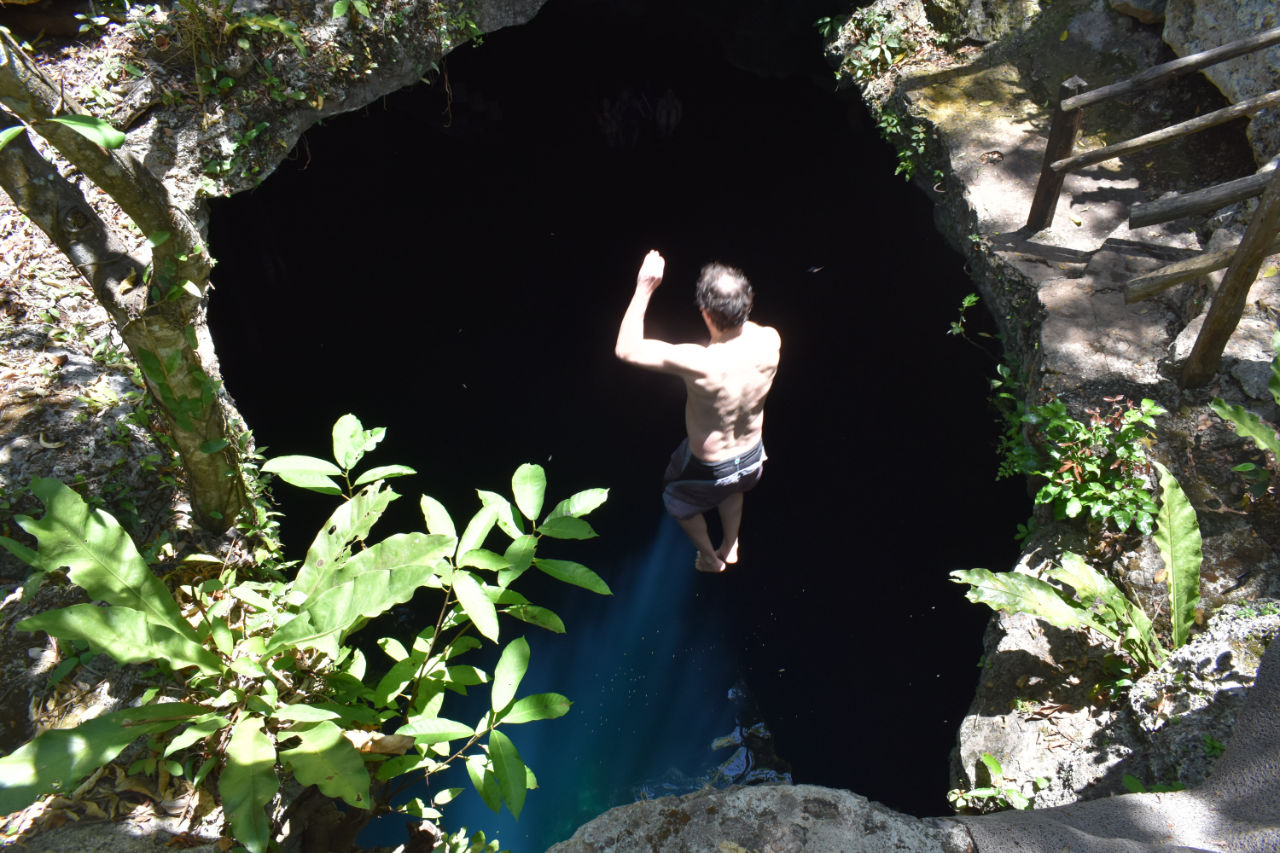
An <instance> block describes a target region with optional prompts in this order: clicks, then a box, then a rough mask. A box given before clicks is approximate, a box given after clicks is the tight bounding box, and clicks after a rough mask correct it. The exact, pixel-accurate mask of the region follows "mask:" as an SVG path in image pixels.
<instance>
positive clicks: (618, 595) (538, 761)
mask: <svg viewBox="0 0 1280 853" xmlns="http://www.w3.org/2000/svg"><path fill="white" fill-rule="evenodd" d="M692 560H693V550H692V547H691V546H690V545H689V543H688V542H687V541H686V540H685V538H684V535H683V533H682V532H681V531H680V529H679V527H677V526H676V524H675V522H674V521H672V520H671V519H670V518H668V517H666V516H662V517H661V520H660V521H658V523H657V526H656V529H655V532H654V536H653V542H652V545H651V547H650V548H649V550H648V552H647V553H645V554H640V555H634V556H631V557H627V558H623V559H622V560H620V561H619V563H618V565H617V566H616V567H610V566H595V567H593V568H598V569H600V570H601V573H602V574H604V575H606V576H608V577H610V578H613V579H614V582H613V591H614V595H612V596H609V597H601V598H598V599H596V601H595V602H592V603H594V604H596V605H597V606H595V607H585V606H584V605H583V603H582V602H575V603H573V604H571V605H570V606H571V607H573V608H574V609H575V610H579V611H583V610H585V611H586V616H585V617H582V616H577V617H574V618H573V619H571V620H567V623H568V624H567V628H568V631H567V634H566V635H565V636H559V635H553V634H550V633H547V632H543V631H537V630H532V631H530V632H529V633H528V634H527V635H526V636H527V638H528V640H529V644H530V648H531V653H530V665H529V671H528V674H527V675H526V676H525V679H524V681H523V682H522V684H521V689H520V695H525V694H528V693H542V692H556V693H563V694H565V695H566V696H568V697H569V698H570V699H572V700H573V703H574V704H573V707H572V708H571V710H570V711H569V713H568V714H567V715H566V716H564V717H562V718H560V719H558V720H551V721H543V722H538V723H531V724H527V725H521V726H510V727H507V728H505V729H504V731H505V732H506V733H507V734H509V735H510V736H511V738H512V740H513V741H514V742H515V744H516V747H517V749H518V750H519V751H520V754H521V757H522V758H523V759H524V761H525V763H526V764H527V765H528V766H529V767H531V768H532V769H533V771H534V772H535V773H536V775H537V777H538V782H539V787H538V789H537V790H535V791H531V792H529V797H528V800H527V801H526V803H525V809H524V812H523V813H522V814H521V816H520V818H519V820H516V819H515V818H513V817H512V816H511V814H510V812H509V811H508V810H507V809H506V808H505V807H504V809H503V811H502V813H501V814H498V815H495V814H494V813H493V812H492V811H490V809H489V808H488V807H487V806H486V805H485V804H484V803H483V802H482V801H481V799H480V797H479V795H478V794H477V793H476V792H475V790H474V789H473V788H472V786H471V784H470V782H469V781H467V778H466V773H465V772H462V768H461V767H460V766H459V767H458V768H457V772H454V773H453V775H452V777H451V778H450V777H446V778H447V781H445V782H444V783H442V784H440V785H439V788H444V787H449V786H459V787H462V788H463V789H464V793H463V794H462V795H461V797H460V798H459V799H457V800H456V801H454V802H453V803H451V804H450V805H449V806H448V808H447V810H446V817H445V824H446V828H447V829H450V830H456V829H458V828H459V827H462V826H465V827H467V828H468V829H470V830H473V831H474V830H476V829H480V830H483V831H484V832H485V834H486V836H487V837H488V838H493V837H494V835H495V834H496V835H497V837H498V838H499V839H500V840H501V842H502V846H503V848H504V849H508V850H512V851H513V853H526V851H534V853H536V851H542V850H545V849H546V848H547V847H549V846H550V845H552V844H554V843H555V842H557V841H562V840H564V839H565V838H567V837H569V836H570V835H572V834H573V831H574V830H575V829H576V828H577V827H578V826H580V825H581V824H583V823H586V822H587V821H588V820H590V819H591V818H593V817H595V816H596V815H598V814H600V813H602V812H604V811H606V810H607V809H609V808H612V807H613V806H616V805H620V804H622V803H628V802H633V801H634V800H636V799H639V798H642V797H646V796H664V795H666V794H672V793H675V794H679V793H685V792H687V791H689V790H696V789H697V788H699V787H701V784H702V781H701V780H702V779H704V778H706V777H707V776H708V775H709V774H711V773H712V772H713V771H714V770H716V769H717V768H718V767H720V765H723V764H728V765H729V766H730V768H731V769H732V770H733V771H734V773H735V775H739V776H740V775H742V774H744V773H745V772H747V771H748V769H749V766H748V765H749V763H750V759H749V758H748V757H747V756H746V754H745V751H744V750H741V749H739V748H737V747H736V745H734V744H725V745H722V746H719V748H713V744H715V742H716V741H717V739H726V736H730V735H731V734H732V732H733V730H734V728H735V725H736V716H735V711H736V708H737V702H736V701H735V697H736V696H737V693H738V691H736V690H735V689H734V684H735V680H736V678H737V661H736V659H735V656H736V652H735V650H734V648H733V643H732V642H727V641H726V630H727V626H726V618H725V614H724V613H723V612H718V611H717V610H716V609H714V608H711V607H708V606H707V603H706V602H705V601H703V600H702V597H701V596H700V595H699V594H698V592H697V590H696V589H695V587H697V586H698V585H699V581H700V580H701V578H700V577H699V576H698V575H697V573H696V572H694V571H692V569H691V564H692ZM567 596H569V597H579V598H581V597H591V598H595V596H593V595H592V594H591V593H588V592H585V591H582V590H577V589H573V590H570V591H568V593H567ZM519 627H521V626H519V625H518V624H517V623H507V624H506V625H504V631H506V632H509V633H507V634H506V636H504V638H503V642H506V641H507V640H509V639H510V638H511V637H512V636H517V635H518V634H517V633H516V632H518V630H519ZM731 694H732V695H731ZM471 698H473V699H476V700H477V704H476V713H475V716H476V717H477V718H478V716H479V714H480V713H481V712H482V711H483V702H484V700H486V699H487V691H483V690H482V691H478V692H475V695H473V697H471ZM445 715H446V716H452V715H453V714H452V713H451V712H446V714H445ZM461 718H462V719H470V717H461ZM673 721H678V725H674V726H673V725H672V723H673ZM727 739H728V740H732V738H731V737H730V738H727ZM722 743H723V740H722ZM439 788H436V789H434V790H439ZM434 790H433V791H432V793H434ZM422 795H423V792H422V790H421V789H418V790H416V791H412V792H410V796H422ZM398 820H399V819H396V818H387V819H385V820H384V821H383V822H382V823H380V824H376V825H374V826H372V827H370V828H369V829H368V830H366V836H365V838H364V839H363V840H364V841H366V842H371V841H372V840H378V841H381V840H383V839H384V837H385V836H388V835H391V834H393V832H394V831H395V826H394V825H395V823H396V822H397V821H398Z"/></svg>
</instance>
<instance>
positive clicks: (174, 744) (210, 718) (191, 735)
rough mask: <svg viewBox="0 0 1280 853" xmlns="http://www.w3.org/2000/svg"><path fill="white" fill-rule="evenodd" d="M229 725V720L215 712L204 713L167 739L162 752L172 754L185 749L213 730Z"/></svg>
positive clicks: (219, 729) (167, 754) (207, 735)
mask: <svg viewBox="0 0 1280 853" xmlns="http://www.w3.org/2000/svg"><path fill="white" fill-rule="evenodd" d="M229 725H231V721H230V720H228V719H227V718H226V717H222V716H219V715H217V714H205V715H203V716H201V717H197V718H196V719H194V720H192V721H191V725H189V726H187V728H186V729H185V730H184V731H182V732H181V733H179V734H178V735H176V736H175V737H174V738H173V740H171V741H169V745H168V746H166V747H165V748H164V754H165V755H166V756H169V755H173V754H174V753H175V752H179V751H180V750H183V749H186V748H187V747H189V746H191V745H192V744H193V743H196V742H197V741H202V740H204V739H205V738H207V737H209V735H211V734H213V733H214V732H217V731H221V730H222V729H225V728H226V727H227V726H229Z"/></svg>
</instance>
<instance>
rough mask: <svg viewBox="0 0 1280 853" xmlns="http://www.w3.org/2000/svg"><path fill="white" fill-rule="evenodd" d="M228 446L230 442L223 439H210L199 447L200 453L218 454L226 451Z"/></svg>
mask: <svg viewBox="0 0 1280 853" xmlns="http://www.w3.org/2000/svg"><path fill="white" fill-rule="evenodd" d="M228 444H230V442H228V441H227V440H226V439H225V438H215V439H210V440H209V441H206V442H204V443H202V444H201V445H200V452H201V453H210V454H212V453H218V452H219V451H221V450H224V449H226V446H227V445H228Z"/></svg>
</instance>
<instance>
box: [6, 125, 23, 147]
mask: <svg viewBox="0 0 1280 853" xmlns="http://www.w3.org/2000/svg"><path fill="white" fill-rule="evenodd" d="M26 129H27V128H26V127H25V126H24V125H21V124H15V125H14V126H13V127H6V128H5V129H4V130H0V151H3V150H4V147H5V146H6V145H8V144H9V143H10V142H11V141H13V139H14V138H15V137H17V136H18V135H19V134H21V133H23V132H24V131H26Z"/></svg>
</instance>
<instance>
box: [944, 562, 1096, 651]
mask: <svg viewBox="0 0 1280 853" xmlns="http://www.w3.org/2000/svg"><path fill="white" fill-rule="evenodd" d="M951 579H952V580H953V581H954V582H955V583H963V584H968V585H969V589H968V590H967V591H966V592H965V598H967V599H969V600H970V601H972V602H974V603H976V604H985V605H987V606H988V607H990V608H991V609H992V610H1005V611H1008V612H1010V613H1029V614H1031V615H1032V616H1035V617H1037V618H1039V619H1043V620H1044V621H1046V622H1048V623H1049V624H1050V625H1053V626H1055V627H1058V628H1085V627H1088V626H1089V622H1088V621H1087V620H1086V619H1085V618H1084V617H1085V613H1084V611H1083V610H1082V608H1079V607H1076V606H1073V605H1072V604H1070V603H1069V602H1067V601H1065V600H1063V598H1062V596H1061V595H1059V594H1058V591H1057V590H1056V589H1054V588H1053V587H1052V586H1050V585H1049V584H1047V583H1045V582H1044V581H1042V580H1040V579H1039V578H1035V577H1032V576H1030V575H1024V574H1022V573H1021V572H1000V573H998V574H996V573H994V572H990V571H988V570H986V569H967V570H965V569H958V570H956V571H954V572H952V573H951ZM1113 639H1114V637H1113Z"/></svg>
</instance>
